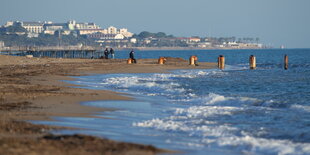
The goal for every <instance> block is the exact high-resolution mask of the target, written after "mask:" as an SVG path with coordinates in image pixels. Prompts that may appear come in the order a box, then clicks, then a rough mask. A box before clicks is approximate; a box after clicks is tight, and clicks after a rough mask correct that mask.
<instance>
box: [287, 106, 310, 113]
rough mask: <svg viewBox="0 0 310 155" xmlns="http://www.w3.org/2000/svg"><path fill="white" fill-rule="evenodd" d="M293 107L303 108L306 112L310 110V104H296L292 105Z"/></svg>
mask: <svg viewBox="0 0 310 155" xmlns="http://www.w3.org/2000/svg"><path fill="white" fill-rule="evenodd" d="M291 108H293V109H297V110H303V111H305V112H310V106H307V105H298V104H294V105H292V106H291Z"/></svg>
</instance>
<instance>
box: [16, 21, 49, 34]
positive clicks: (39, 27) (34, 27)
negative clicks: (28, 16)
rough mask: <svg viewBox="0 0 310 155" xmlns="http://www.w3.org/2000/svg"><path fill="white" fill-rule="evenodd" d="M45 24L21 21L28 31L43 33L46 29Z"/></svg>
mask: <svg viewBox="0 0 310 155" xmlns="http://www.w3.org/2000/svg"><path fill="white" fill-rule="evenodd" d="M43 25H44V23H41V22H21V26H22V27H23V28H25V29H26V30H27V31H28V33H36V34H39V33H42V32H43V31H44V28H43Z"/></svg>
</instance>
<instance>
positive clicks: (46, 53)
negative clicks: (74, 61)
mask: <svg viewBox="0 0 310 155" xmlns="http://www.w3.org/2000/svg"><path fill="white" fill-rule="evenodd" d="M0 54H4V55H16V56H26V55H33V56H34V57H52V58H100V57H101V56H103V50H102V48H101V47H94V46H44V47H42V46H40V47H35V46H28V47H21V46H18V47H5V48H0Z"/></svg>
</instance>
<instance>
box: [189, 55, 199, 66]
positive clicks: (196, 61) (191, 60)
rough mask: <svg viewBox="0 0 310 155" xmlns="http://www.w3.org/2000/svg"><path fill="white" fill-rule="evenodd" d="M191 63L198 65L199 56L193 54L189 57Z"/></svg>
mask: <svg viewBox="0 0 310 155" xmlns="http://www.w3.org/2000/svg"><path fill="white" fill-rule="evenodd" d="M189 65H194V66H198V57H197V56H194V55H193V56H191V57H190V58H189Z"/></svg>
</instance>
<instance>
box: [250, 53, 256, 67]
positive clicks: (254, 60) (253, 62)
mask: <svg viewBox="0 0 310 155" xmlns="http://www.w3.org/2000/svg"><path fill="white" fill-rule="evenodd" d="M250 69H256V58H255V56H254V55H251V56H250Z"/></svg>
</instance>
